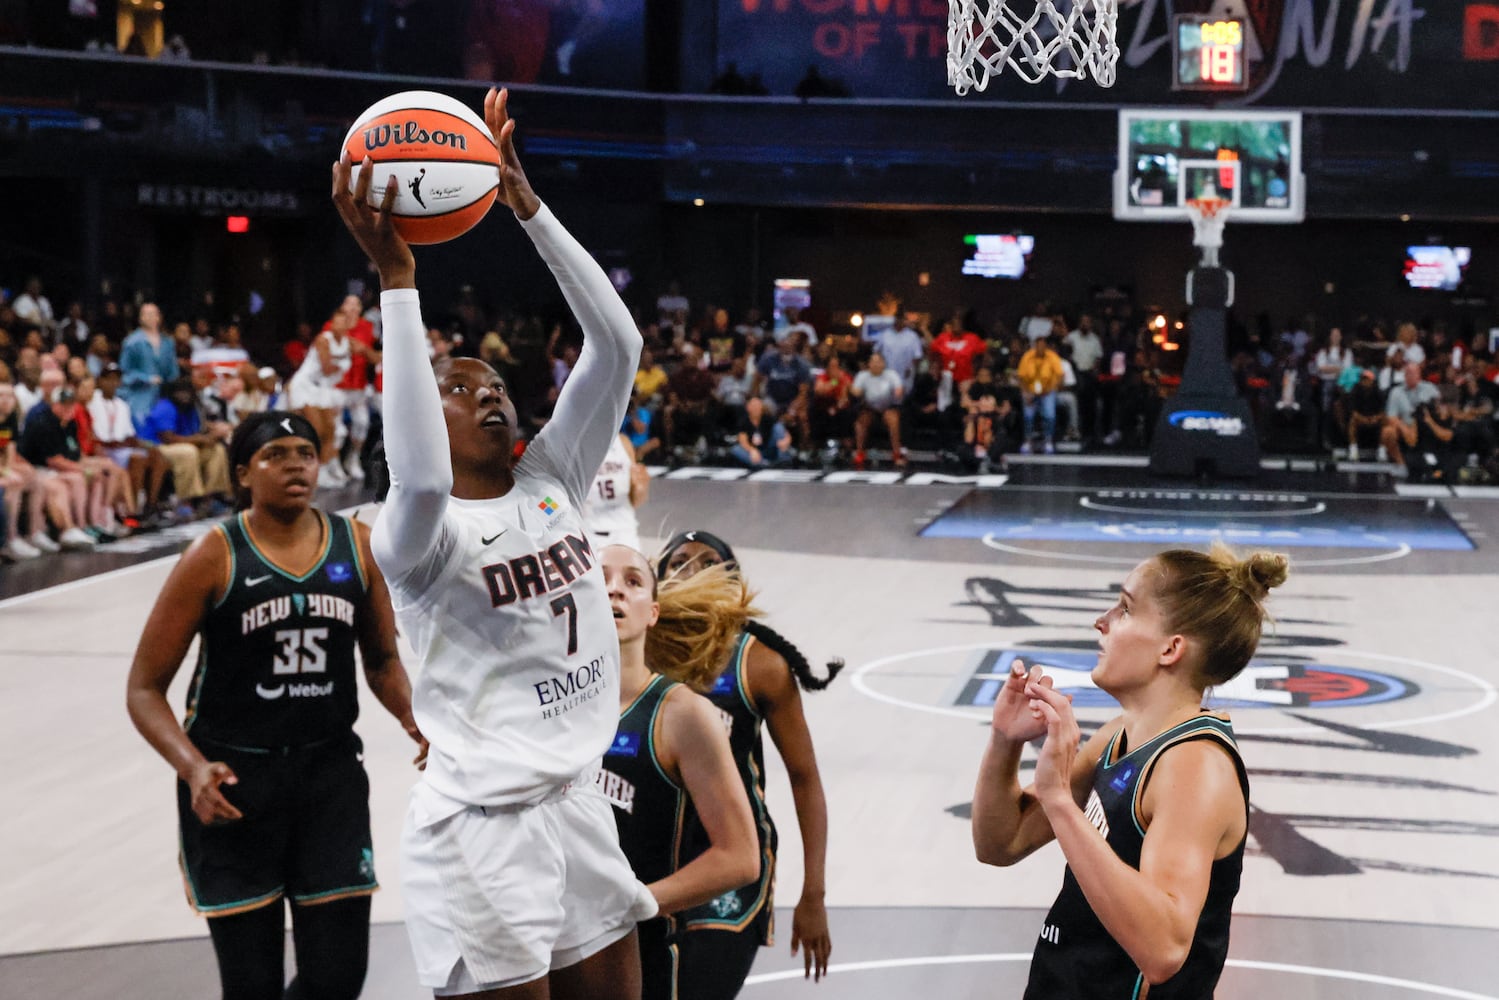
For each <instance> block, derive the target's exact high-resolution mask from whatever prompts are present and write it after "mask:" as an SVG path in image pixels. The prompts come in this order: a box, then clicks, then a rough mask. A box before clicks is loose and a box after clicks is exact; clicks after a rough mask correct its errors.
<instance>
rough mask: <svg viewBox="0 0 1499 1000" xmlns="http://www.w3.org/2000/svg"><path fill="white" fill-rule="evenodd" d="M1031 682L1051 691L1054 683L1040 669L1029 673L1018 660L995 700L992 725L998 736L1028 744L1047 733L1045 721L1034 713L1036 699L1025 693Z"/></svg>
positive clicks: (1031, 670) (1011, 667)
mask: <svg viewBox="0 0 1499 1000" xmlns="http://www.w3.org/2000/svg"><path fill="white" fill-rule="evenodd" d="M1032 683H1034V684H1044V685H1045V686H1046V687H1048V688H1050V687H1051V683H1052V681H1051V678H1050V677H1047V676H1046V675H1044V674H1043V673H1042V672H1041V668H1040V667H1031V668H1030V669H1029V670H1027V669H1026V667H1025V664H1024V663H1022V662H1021V661H1020V660H1016V661H1015V662H1014V663H1013V664H1011V666H1010V673H1009V676H1007V677H1006V678H1005V683H1004V686H1003V687H1001V688H1000V689H999V695H998V697H996V698H995V699H994V718H993V720H992V721H991V723H990V724H991V725H992V726H993V728H994V731H995V732H996V733H997V734H999V735H1000V736H1003V737H1004V738H1005V739H1007V740H1010V741H1012V742H1014V743H1029V742H1030V741H1031V740H1034V739H1039V738H1040V737H1042V736H1044V735H1045V734H1046V720H1045V719H1043V718H1041V717H1040V716H1039V715H1037V713H1036V712H1035V711H1033V710H1032V708H1031V702H1032V700H1033V699H1031V698H1030V697H1029V696H1028V695H1027V694H1026V693H1025V687H1026V685H1027V684H1032Z"/></svg>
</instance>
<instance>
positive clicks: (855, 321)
mask: <svg viewBox="0 0 1499 1000" xmlns="http://www.w3.org/2000/svg"><path fill="white" fill-rule="evenodd" d="M848 325H849V326H863V325H864V314H863V313H854V314H853V315H852V316H850V317H849V318H848Z"/></svg>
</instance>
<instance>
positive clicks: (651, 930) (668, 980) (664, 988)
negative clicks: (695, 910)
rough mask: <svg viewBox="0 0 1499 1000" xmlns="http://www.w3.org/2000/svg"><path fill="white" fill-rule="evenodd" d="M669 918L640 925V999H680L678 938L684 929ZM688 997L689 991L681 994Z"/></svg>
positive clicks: (685, 999)
mask: <svg viewBox="0 0 1499 1000" xmlns="http://www.w3.org/2000/svg"><path fill="white" fill-rule="evenodd" d="M675 924H676V921H672V920H668V919H667V918H666V917H652V918H651V919H650V920H642V921H641V922H640V924H639V926H638V927H636V935H637V940H639V942H640V1000H677V998H678V995H679V994H678V992H677V941H678V940H679V937H680V934H681V931H680V930H679V929H678V928H677V927H674V926H673V925H675ZM680 996H681V997H682V1000H687V997H688V996H689V994H686V993H682V994H680Z"/></svg>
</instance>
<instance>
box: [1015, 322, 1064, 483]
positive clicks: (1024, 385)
mask: <svg viewBox="0 0 1499 1000" xmlns="http://www.w3.org/2000/svg"><path fill="white" fill-rule="evenodd" d="M1015 377H1016V379H1017V380H1018V381H1019V382H1020V393H1021V401H1022V403H1023V405H1024V410H1025V423H1024V435H1023V439H1022V440H1021V442H1020V453H1021V454H1022V455H1027V454H1030V450H1031V443H1030V438H1031V434H1032V433H1033V425H1034V423H1035V418H1036V414H1037V412H1039V413H1040V414H1041V427H1042V432H1043V435H1044V445H1043V447H1044V448H1045V451H1046V454H1048V455H1050V454H1052V453H1053V452H1055V451H1056V450H1057V449H1056V444H1055V439H1056V434H1057V393H1058V392H1059V391H1060V390H1061V388H1062V381H1063V379H1064V378H1065V373H1064V372H1063V370H1062V359H1061V357H1060V356H1058V354H1057V352H1056V351H1054V350H1053V349H1052V346H1051V341H1050V340H1048V339H1047V338H1046V337H1038V338H1037V339H1036V340H1034V341H1033V342H1032V343H1031V346H1030V350H1028V351H1026V352H1025V354H1024V356H1022V357H1021V359H1020V363H1019V364H1018V365H1017V366H1016V368H1015Z"/></svg>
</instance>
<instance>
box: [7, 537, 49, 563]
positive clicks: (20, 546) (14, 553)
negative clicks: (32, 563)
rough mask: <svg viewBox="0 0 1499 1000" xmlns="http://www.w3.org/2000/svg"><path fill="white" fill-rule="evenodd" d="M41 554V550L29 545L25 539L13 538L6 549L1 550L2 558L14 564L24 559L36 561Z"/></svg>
mask: <svg viewBox="0 0 1499 1000" xmlns="http://www.w3.org/2000/svg"><path fill="white" fill-rule="evenodd" d="M41 554H42V550H41V549H39V548H37V547H36V546H34V545H29V544H27V542H26V539H24V538H12V539H11V540H10V542H9V544H7V545H6V546H5V548H3V549H0V557H3V558H5V559H9V560H11V561H12V562H20V561H22V560H23V559H35V558H36V557H37V556H39V555H41Z"/></svg>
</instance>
